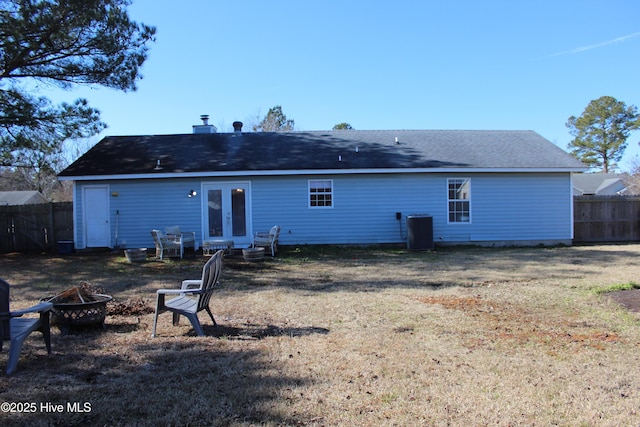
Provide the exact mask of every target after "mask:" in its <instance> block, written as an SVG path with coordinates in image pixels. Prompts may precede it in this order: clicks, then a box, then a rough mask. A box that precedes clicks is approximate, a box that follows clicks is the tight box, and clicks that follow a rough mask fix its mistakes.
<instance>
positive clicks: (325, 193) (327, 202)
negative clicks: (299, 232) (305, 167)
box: [309, 179, 333, 208]
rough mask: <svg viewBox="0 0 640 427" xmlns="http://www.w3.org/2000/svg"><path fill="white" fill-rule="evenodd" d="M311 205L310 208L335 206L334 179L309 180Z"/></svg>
mask: <svg viewBox="0 0 640 427" xmlns="http://www.w3.org/2000/svg"><path fill="white" fill-rule="evenodd" d="M309 207H310V208H331V207H333V180H330V179H315V180H309Z"/></svg>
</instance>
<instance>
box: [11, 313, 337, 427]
mask: <svg viewBox="0 0 640 427" xmlns="http://www.w3.org/2000/svg"><path fill="white" fill-rule="evenodd" d="M128 328H129V326H125V325H111V324H110V325H108V326H107V330H106V331H102V330H99V329H84V330H82V331H76V333H73V334H70V335H66V336H60V335H57V334H56V336H55V347H54V353H53V354H52V355H51V356H49V357H47V356H46V351H45V350H44V349H43V348H41V347H43V345H39V343H35V342H34V343H30V344H29V345H27V346H26V348H25V350H26V352H25V354H24V355H23V357H21V360H20V363H19V366H18V371H16V373H15V374H14V375H13V376H11V377H6V376H0V401H3V402H27V401H28V402H38V403H37V405H38V410H36V411H35V412H31V413H30V412H22V413H8V414H3V417H4V420H3V424H4V425H33V426H39V425H47V426H49V425H53V426H57V425H60V426H61V425H65V426H76V425H77V426H80V425H202V423H203V422H204V423H206V424H207V425H234V424H235V423H239V424H242V425H253V424H254V423H255V424H262V423H265V422H268V423H270V424H272V425H306V424H307V423H308V422H309V421H310V420H311V419H313V418H316V417H317V416H320V415H321V414H310V413H306V414H299V415H293V418H292V417H289V416H284V415H282V414H283V413H284V412H285V411H282V407H283V405H287V399H288V398H287V396H288V395H291V396H293V397H295V393H294V391H293V390H296V389H297V388H298V387H302V388H304V387H305V386H307V385H309V384H310V383H311V382H312V380H311V379H309V378H305V377H304V376H302V375H293V376H292V375H288V374H286V373H285V372H287V368H286V366H285V364H286V363H287V360H290V358H294V357H301V356H300V354H299V353H297V354H292V355H289V356H287V357H285V358H283V359H282V360H277V359H273V358H272V357H269V356H268V354H266V353H264V352H262V351H260V350H257V349H255V348H248V347H246V348H241V349H238V348H237V345H235V346H234V347H232V345H231V340H244V339H255V340H257V339H263V338H266V337H270V336H271V337H275V336H292V337H301V336H307V335H312V334H326V333H328V332H329V331H328V330H326V329H323V328H313V327H309V328H286V327H284V328H283V327H278V326H273V325H265V326H261V325H247V326H246V327H242V328H234V327H226V326H219V327H213V326H205V331H206V332H207V333H208V334H210V335H211V336H208V337H191V336H182V337H167V338H164V337H158V338H155V339H150V340H147V341H145V340H139V339H135V340H134V341H133V342H131V343H126V344H123V341H122V340H125V342H126V341H127V338H126V337H122V336H121V335H126V334H125V333H126V332H130V331H129V330H128ZM136 329H137V328H136ZM116 335H120V336H119V337H117V336H116ZM213 337H219V338H213ZM3 359H4V358H3ZM35 384H37V386H34V385H35ZM297 398H299V396H298V397H297ZM39 402H51V403H52V404H54V405H59V404H62V405H63V410H61V411H57V412H56V411H53V412H46V413H43V411H42V410H41V409H40V406H39V405H40V403H39ZM67 402H71V403H73V402H80V403H81V405H83V404H84V402H88V403H89V404H90V411H88V412H87V411H85V412H74V411H69V410H68V407H67ZM80 407H81V408H82V407H84V406H80Z"/></svg>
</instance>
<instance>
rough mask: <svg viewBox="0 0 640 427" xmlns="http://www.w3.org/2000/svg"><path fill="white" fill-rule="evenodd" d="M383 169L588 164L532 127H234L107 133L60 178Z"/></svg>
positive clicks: (576, 167)
mask: <svg viewBox="0 0 640 427" xmlns="http://www.w3.org/2000/svg"><path fill="white" fill-rule="evenodd" d="M382 169H448V170H450V169H463V170H471V169H509V170H558V171H560V170H562V171H582V170H585V169H586V168H585V166H584V165H583V164H582V163H581V162H579V161H578V160H577V159H575V158H574V157H572V156H570V155H569V154H567V153H566V152H565V151H563V150H562V149H560V148H559V147H557V146H555V145H554V144H553V143H551V142H550V141H548V140H547V139H545V138H543V137H542V136H540V135H539V134H537V133H536V132H534V131H500V130H498V131H489V130H480V131H478V130H395V131H394V130H388V131H359V130H341V131H315V132H278V133H275V132H255V133H242V132H238V131H236V132H232V133H202V134H179V135H147V136H112V137H106V138H104V139H103V140H102V141H100V142H99V143H98V144H97V145H96V146H94V147H93V148H92V149H91V150H89V151H88V152H87V153H86V154H84V155H83V156H82V157H80V158H79V159H78V160H77V161H76V162H74V163H73V164H72V165H70V166H69V167H68V168H67V169H65V170H64V171H63V172H62V173H61V174H60V177H61V178H64V177H82V176H93V177H95V176H118V175H140V174H145V175H146V174H181V173H212V172H238V171H242V172H249V173H252V172H254V173H259V172H266V171H271V172H274V171H298V170H309V171H313V170H367V171H370V170H382Z"/></svg>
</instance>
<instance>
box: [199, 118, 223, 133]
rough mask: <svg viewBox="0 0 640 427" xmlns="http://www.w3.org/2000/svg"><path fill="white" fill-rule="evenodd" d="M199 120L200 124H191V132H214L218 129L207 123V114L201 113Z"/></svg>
mask: <svg viewBox="0 0 640 427" xmlns="http://www.w3.org/2000/svg"><path fill="white" fill-rule="evenodd" d="M200 120H202V124H201V125H193V133H216V132H217V131H218V129H216V127H215V126H214V125H210V124H209V115H208V114H202V115H201V116H200Z"/></svg>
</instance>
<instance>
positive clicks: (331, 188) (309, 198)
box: [307, 179, 335, 209]
mask: <svg viewBox="0 0 640 427" xmlns="http://www.w3.org/2000/svg"><path fill="white" fill-rule="evenodd" d="M314 183H328V186H329V187H319V186H313V184H314ZM307 185H308V197H307V201H308V203H309V209H333V206H334V205H335V198H334V195H333V193H334V190H333V180H332V179H310V180H309V181H308V184H307ZM317 188H324V189H326V188H329V191H328V192H323V193H312V189H317ZM318 194H324V195H329V196H330V199H331V202H330V203H331V204H330V205H329V206H326V205H322V206H318V205H313V204H312V201H311V199H312V197H313V196H314V195H315V196H317V195H318Z"/></svg>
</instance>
